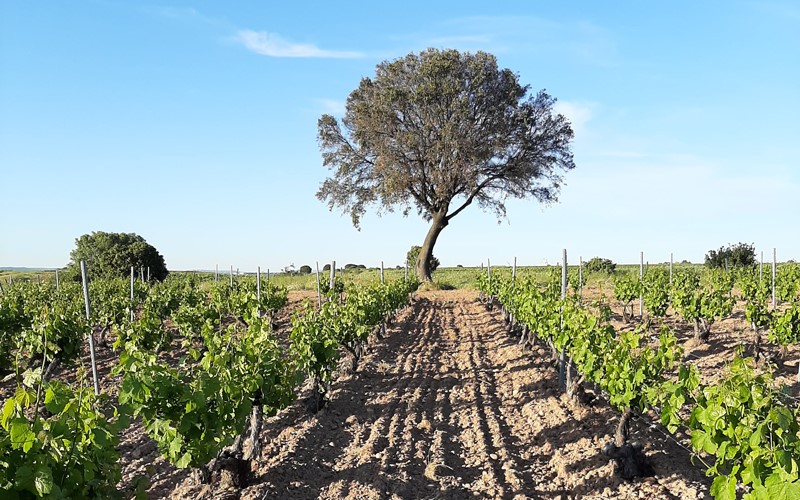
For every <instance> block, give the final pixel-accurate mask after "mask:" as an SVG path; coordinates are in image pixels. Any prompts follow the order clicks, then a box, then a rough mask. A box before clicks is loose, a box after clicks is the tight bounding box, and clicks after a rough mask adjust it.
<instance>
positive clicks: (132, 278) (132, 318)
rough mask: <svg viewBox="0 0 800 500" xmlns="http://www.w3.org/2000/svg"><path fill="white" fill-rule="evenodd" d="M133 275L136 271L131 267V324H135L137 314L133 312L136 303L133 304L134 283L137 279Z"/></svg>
mask: <svg viewBox="0 0 800 500" xmlns="http://www.w3.org/2000/svg"><path fill="white" fill-rule="evenodd" d="M133 274H134V270H133V266H131V323H133V320H134V319H136V316H135V314H134V312H133V307H134V303H133V282H134V281H135V279H134V277H133Z"/></svg>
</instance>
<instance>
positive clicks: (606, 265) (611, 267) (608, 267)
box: [583, 257, 617, 274]
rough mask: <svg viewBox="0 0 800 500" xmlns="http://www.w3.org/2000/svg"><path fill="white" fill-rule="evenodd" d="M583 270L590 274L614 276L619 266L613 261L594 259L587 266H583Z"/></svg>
mask: <svg viewBox="0 0 800 500" xmlns="http://www.w3.org/2000/svg"><path fill="white" fill-rule="evenodd" d="M583 268H584V269H585V270H586V271H587V272H590V273H607V274H613V273H614V271H615V270H616V269H617V265H616V264H614V263H613V262H612V261H611V259H604V258H602V257H592V258H591V259H589V260H588V261H587V262H586V263H585V264H583Z"/></svg>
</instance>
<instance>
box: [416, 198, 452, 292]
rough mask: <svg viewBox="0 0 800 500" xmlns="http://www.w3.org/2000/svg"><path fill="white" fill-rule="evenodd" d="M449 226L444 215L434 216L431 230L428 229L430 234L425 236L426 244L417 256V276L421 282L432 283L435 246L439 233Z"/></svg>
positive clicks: (424, 243) (423, 244)
mask: <svg viewBox="0 0 800 500" xmlns="http://www.w3.org/2000/svg"><path fill="white" fill-rule="evenodd" d="M446 226H447V219H446V218H445V215H444V214H443V213H437V214H434V215H433V217H432V219H431V228H430V229H428V234H427V235H426V236H425V242H423V243H422V248H421V249H420V250H419V255H418V256H417V266H416V267H417V276H418V277H419V279H420V281H431V279H432V278H431V260H432V257H433V246H434V245H436V239H437V238H438V237H439V233H441V232H442V229H444V228H445V227H446Z"/></svg>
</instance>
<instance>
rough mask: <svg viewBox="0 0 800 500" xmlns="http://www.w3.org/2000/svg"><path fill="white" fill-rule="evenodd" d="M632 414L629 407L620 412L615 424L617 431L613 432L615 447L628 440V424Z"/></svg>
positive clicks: (619, 446)
mask: <svg viewBox="0 0 800 500" xmlns="http://www.w3.org/2000/svg"><path fill="white" fill-rule="evenodd" d="M632 416H633V411H631V409H630V408H628V409H626V410H625V411H624V412H622V416H621V417H620V418H619V423H618V424H617V432H616V433H615V434H614V444H615V445H616V446H617V448H621V447H622V446H623V445H624V444H625V443H626V442H627V441H628V425H629V423H630V421H631V417H632Z"/></svg>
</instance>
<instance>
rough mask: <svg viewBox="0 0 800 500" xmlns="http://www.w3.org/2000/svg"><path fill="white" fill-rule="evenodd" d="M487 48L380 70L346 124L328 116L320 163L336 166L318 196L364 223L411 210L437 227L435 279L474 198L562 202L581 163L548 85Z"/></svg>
mask: <svg viewBox="0 0 800 500" xmlns="http://www.w3.org/2000/svg"><path fill="white" fill-rule="evenodd" d="M528 91H529V86H527V85H522V84H520V83H519V78H518V76H517V75H516V74H515V73H513V72H512V71H511V70H509V69H499V68H498V67H497V60H496V59H495V57H494V56H492V55H491V54H487V53H484V52H478V53H475V54H471V53H460V52H458V51H456V50H436V49H428V50H425V51H424V52H421V53H419V54H414V53H412V54H409V55H407V56H405V57H403V58H400V59H397V60H394V61H384V62H382V63H381V64H379V65H378V67H377V69H376V73H375V77H374V78H363V79H362V80H361V83H360V85H359V86H358V88H357V89H355V90H354V91H353V92H352V93H351V94H350V95H349V96H348V98H347V104H346V108H345V115H344V118H342V120H341V124H340V123H339V122H338V121H337V120H336V119H335V118H334V117H333V116H330V115H323V116H322V117H321V118H320V119H319V144H320V149H321V151H322V158H323V163H324V165H325V166H326V167H328V168H331V169H333V170H334V173H333V176H332V177H331V178H328V179H326V180H325V181H324V182H323V183H322V186H321V187H320V189H319V191H318V192H317V198H319V199H320V200H322V201H327V203H328V206H329V208H330V209H331V210H333V209H334V208H335V207H338V208H340V209H341V210H342V211H344V212H345V213H348V212H349V213H350V216H351V217H352V220H353V224H354V225H355V226H356V228H358V227H359V222H360V219H361V217H362V216H363V215H364V213H365V212H366V208H367V207H368V206H369V205H376V206H377V211H378V213H379V214H380V213H382V212H384V211H393V210H394V209H396V208H400V209H402V211H403V214H404V215H408V213H409V212H410V211H411V210H412V208H413V209H416V211H417V213H418V214H419V215H421V216H422V217H423V218H424V219H425V220H427V221H429V222H430V223H431V226H430V229H429V230H428V234H427V236H426V237H425V241H424V242H423V244H422V250H421V251H420V253H419V257H418V258H417V262H416V270H417V275H418V276H419V277H420V279H422V280H430V278H431V270H430V262H431V255H432V254H433V247H434V245H435V244H436V239H437V238H438V237H439V234H440V233H441V232H442V230H443V229H444V228H445V227H446V226H447V225H448V224H449V223H450V220H451V219H452V218H453V217H455V216H456V215H458V214H460V213H461V212H462V211H463V210H464V209H465V208H467V207H468V206H469V205H470V204H472V203H473V202H477V204H478V205H479V206H481V207H482V208H484V209H489V210H493V211H494V212H495V213H496V214H497V215H498V217H505V215H506V207H505V201H506V200H507V199H508V198H534V199H537V200H539V201H540V202H544V203H551V202H554V201H556V200H557V195H558V192H559V188H560V186H561V182H562V177H561V174H562V172H563V171H567V170H570V169H572V168H574V166H575V163H574V161H573V157H572V152H571V150H570V141H571V139H572V137H573V132H572V128H571V127H570V124H569V122H568V121H567V119H566V118H565V117H564V116H562V115H560V114H556V113H554V111H553V104H554V103H555V99H554V98H552V97H551V96H549V95H548V94H547V93H546V92H545V91H544V90H542V91H539V92H538V93H536V94H529V92H528Z"/></svg>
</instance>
